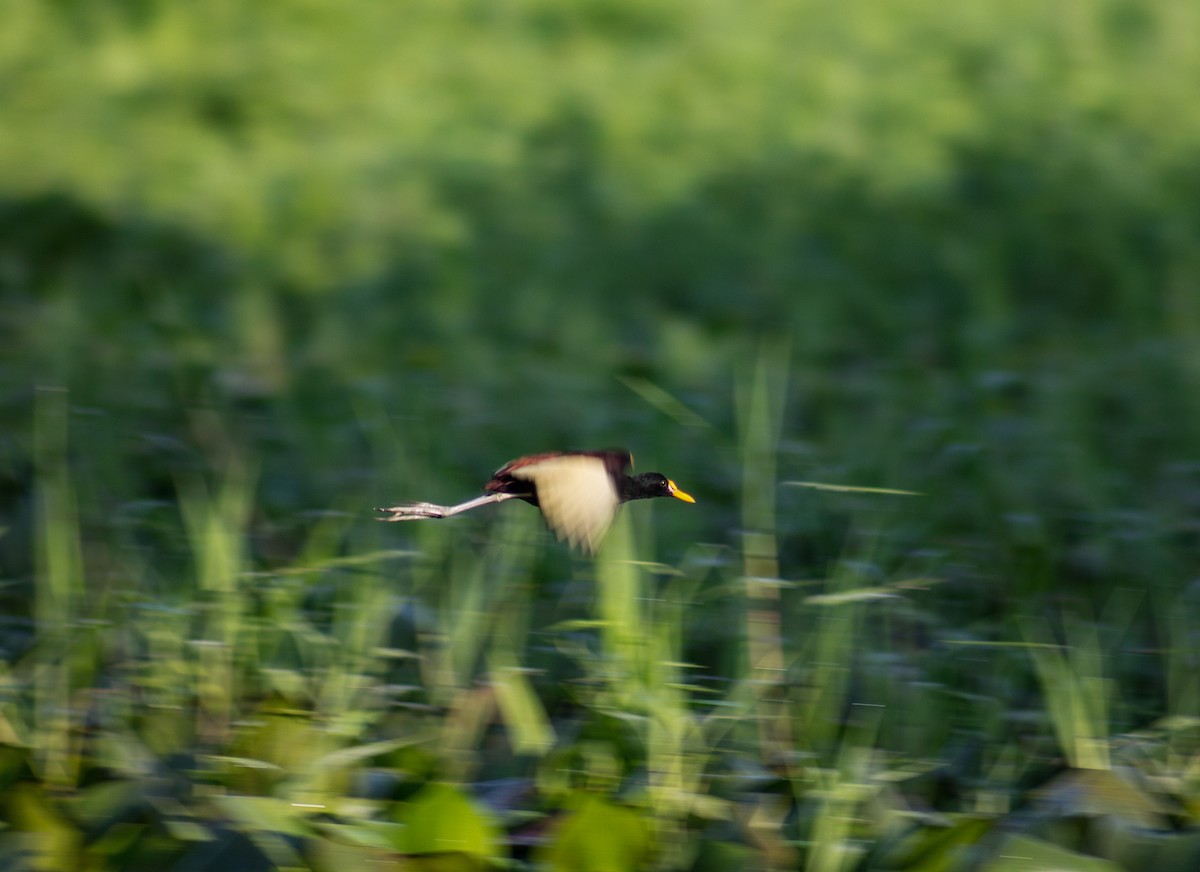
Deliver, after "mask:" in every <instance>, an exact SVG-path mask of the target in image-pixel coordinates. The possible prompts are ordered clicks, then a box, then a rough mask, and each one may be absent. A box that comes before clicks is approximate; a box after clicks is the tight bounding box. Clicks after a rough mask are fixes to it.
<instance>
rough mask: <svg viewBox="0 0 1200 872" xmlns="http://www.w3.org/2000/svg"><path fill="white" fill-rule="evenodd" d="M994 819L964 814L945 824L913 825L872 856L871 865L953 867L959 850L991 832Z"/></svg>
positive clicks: (923, 871) (915, 870)
mask: <svg viewBox="0 0 1200 872" xmlns="http://www.w3.org/2000/svg"><path fill="white" fill-rule="evenodd" d="M994 825H995V819H994V818H990V817H983V816H979V815H963V816H960V817H957V818H953V819H951V820H950V821H949V822H948V823H947V825H945V826H937V825H933V824H920V825H917V826H913V827H911V828H910V829H908V830H907V831H905V832H904V833H902V834H900V835H899V836H897V837H896V838H895V839H893V840H891V841H890V842H889V843H887V844H881V845H880V847H879V849H878V850H877V851H876V852H875V853H874V854H873V855H872V859H873V862H874V865H877V866H879V867H880V868H884V869H904V870H905V872H947V870H950V869H953V868H955V867H956V865H957V863H958V862H959V861H960V859H961V855H962V852H963V850H964V849H965V848H968V847H970V846H972V845H974V844H976V843H977V842H978V841H979V840H980V839H982V838H983V837H984V836H985V835H987V834H988V833H989V832H991V830H992V827H993V826H994Z"/></svg>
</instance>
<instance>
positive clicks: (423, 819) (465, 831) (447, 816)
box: [397, 781, 504, 859]
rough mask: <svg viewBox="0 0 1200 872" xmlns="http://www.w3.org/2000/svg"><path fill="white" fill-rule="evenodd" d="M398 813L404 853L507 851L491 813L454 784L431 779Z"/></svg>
mask: <svg viewBox="0 0 1200 872" xmlns="http://www.w3.org/2000/svg"><path fill="white" fill-rule="evenodd" d="M397 817H398V819H399V821H400V822H401V823H403V824H404V825H405V829H404V832H403V834H402V836H401V839H400V844H399V847H400V850H402V851H403V852H404V853H405V854H450V853H457V854H468V855H470V856H472V857H478V858H480V859H492V858H499V857H502V856H503V855H504V851H503V849H502V848H501V845H500V843H499V839H498V837H497V833H496V828H495V826H494V825H493V823H492V821H491V819H490V817H489V816H488V815H487V814H486V813H484V812H483V811H482V810H480V809H479V808H478V807H477V806H476V805H475V803H473V802H472V801H471V800H470V799H468V798H467V797H466V796H464V795H463V793H462V791H461V790H460V789H459V788H457V787H455V786H453V785H450V784H445V783H442V782H437V781H433V782H430V783H429V784H427V785H425V786H424V787H423V788H421V790H420V791H418V792H417V794H416V795H415V796H414V797H413V798H412V799H411V800H409V801H408V802H407V803H405V804H404V805H403V806H402V807H401V809H400V812H399V814H398V815H397Z"/></svg>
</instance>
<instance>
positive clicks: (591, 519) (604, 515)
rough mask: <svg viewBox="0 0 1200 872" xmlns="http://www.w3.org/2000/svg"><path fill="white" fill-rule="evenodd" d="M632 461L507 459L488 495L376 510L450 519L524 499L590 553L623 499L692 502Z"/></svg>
mask: <svg viewBox="0 0 1200 872" xmlns="http://www.w3.org/2000/svg"><path fill="white" fill-rule="evenodd" d="M632 463H633V456H632V455H631V454H630V453H629V452H628V451H623V450H622V451H548V452H545V453H543V454H530V455H528V456H526V457H518V458H517V459H516V460H510V461H509V462H508V463H506V464H504V466H502V467H500V468H499V469H497V470H496V471H495V472H494V473H493V474H492V478H491V480H490V481H488V483H487V484H485V485H484V486H483V489H484V491H486V493H485V494H484V495H483V496H481V497H476V498H475V499H473V500H467V501H466V502H465V503H459V504H458V505H454V506H439V505H436V504H435V503H405V504H403V505H399V506H392V507H390V508H385V509H379V511H381V512H391V513H392V514H391V515H390V516H389V517H386V518H380V519H379V520H381V521H419V520H423V519H425V518H448V517H450V516H451V515H457V514H459V513H460V512H465V511H468V510H469V509H474V508H476V507H478V506H483V505H487V504H488V503H499V502H503V501H504V500H514V499H516V500H524V501H525V502H527V503H530V504H532V505H535V506H537V507H538V508H539V509H541V512H542V517H543V518H545V519H546V526H548V527H549V528H550V529H551V530H552V531H553V532H554V534H555V535H556V536H558V538H559V539H566V540H567V541H568V542H570V543H571V544H572V545H574V546H576V547H577V548H580V549H582V550H583V551H586V552H589V553H590V552H594V551H595V550H596V547H597V546H598V545H599V544H600V540H601V539H602V538H604V534H605V532H606V531H607V530H608V527H609V525H610V524H611V523H612V520H613V518H614V517H615V516H616V514H617V509H618V508H619V507H620V505H621V503H627V502H629V501H630V500H646V499H650V498H652V497H675V499H677V500H683V501H684V502H685V503H694V502H696V501H695V500H694V499H693V498H692V497H691V496H690V495H689V494H686V493H684V492H683V491H681V490H680V489H679V488H677V487H676V486H675V482H673V481H671V480H670V479H669V478H667V477H666V476H665V475H662V474H661V473H658V472H643V473H641V474H639V475H632V476H631V475H628V474H627V473H626V470H627V469H629V467H630V465H631V464H632Z"/></svg>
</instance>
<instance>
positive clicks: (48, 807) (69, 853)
mask: <svg viewBox="0 0 1200 872" xmlns="http://www.w3.org/2000/svg"><path fill="white" fill-rule="evenodd" d="M0 808H2V809H3V817H4V820H6V821H7V822H8V824H9V825H10V826H11V827H12V829H14V830H16V831H18V832H22V833H28V834H29V836H30V837H29V838H28V839H24V840H22V843H21V844H22V848H23V849H24V850H28V851H30V852H31V853H32V855H33V856H34V857H35V858H36V859H34V860H32V861H31V863H30V868H33V869H45V870H58V869H75V868H77V867H78V865H79V852H80V849H81V847H82V845H83V834H82V833H80V832H79V831H78V830H77V829H76V828H75V827H73V826H72V825H71V824H70V822H69V821H68V820H67V819H66V818H65V817H63V815H62V814H60V813H59V811H58V809H56V808H55V807H54V805H53V803H51V802H50V800H49V799H48V798H47V797H46V795H45V793H44V792H43V791H42V789H41V788H40V787H38V786H37V785H35V784H31V783H29V782H20V783H18V784H14V785H13V786H12V787H10V788H9V789H8V790H7V791H6V792H5V793H4V796H3V801H2V802H0Z"/></svg>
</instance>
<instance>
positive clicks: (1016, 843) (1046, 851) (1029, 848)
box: [979, 835, 1157, 872]
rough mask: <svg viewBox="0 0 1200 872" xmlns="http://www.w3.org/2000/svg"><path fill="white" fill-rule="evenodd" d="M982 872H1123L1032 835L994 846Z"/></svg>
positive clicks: (1017, 837) (1106, 861)
mask: <svg viewBox="0 0 1200 872" xmlns="http://www.w3.org/2000/svg"><path fill="white" fill-rule="evenodd" d="M979 872H1122V870H1121V867H1120V866H1117V865H1116V864H1115V863H1112V862H1109V861H1108V860H1102V859H1100V858H1099V857H1089V856H1088V855H1087V854H1077V853H1075V852H1074V851H1068V850H1067V849H1066V848H1060V847H1059V846H1058V845H1054V844H1051V843H1050V842H1043V841H1041V840H1040V839H1034V838H1030V837H1029V836H1018V835H1013V836H1009V837H1008V838H1006V839H1004V840H1002V841H1001V842H1000V843H999V844H998V845H997V846H996V847H995V849H994V851H993V852H992V857H991V859H990V860H988V861H987V862H986V863H984V864H983V865H982V866H980V867H979ZM1147 872H1149V870H1147ZM1155 872H1157V870H1155Z"/></svg>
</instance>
